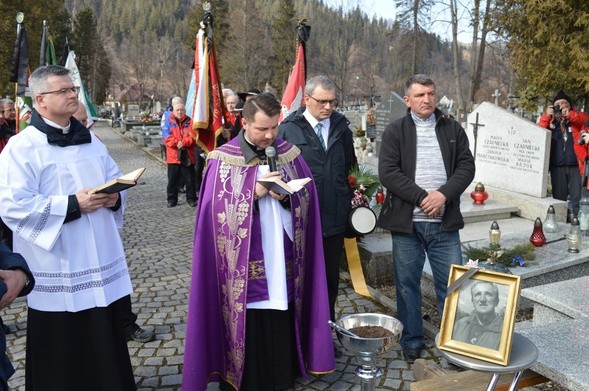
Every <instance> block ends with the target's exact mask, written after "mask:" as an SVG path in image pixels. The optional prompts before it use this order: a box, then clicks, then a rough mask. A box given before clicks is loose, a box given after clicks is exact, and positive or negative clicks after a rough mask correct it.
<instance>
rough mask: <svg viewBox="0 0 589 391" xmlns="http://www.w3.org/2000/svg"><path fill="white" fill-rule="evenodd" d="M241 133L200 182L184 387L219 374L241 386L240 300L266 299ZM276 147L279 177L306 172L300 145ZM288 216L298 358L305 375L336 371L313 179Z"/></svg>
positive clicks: (194, 389)
mask: <svg viewBox="0 0 589 391" xmlns="http://www.w3.org/2000/svg"><path fill="white" fill-rule="evenodd" d="M239 139H240V138H239V137H236V138H234V139H233V140H231V141H230V142H228V143H227V144H224V145H223V146H221V147H219V148H218V149H215V150H214V151H212V152H211V153H209V155H208V158H207V167H206V171H205V176H204V179H203V183H202V185H201V192H200V199H199V204H198V209H197V214H196V228H195V237H194V254H193V267H192V279H191V284H190V296H189V302H188V320H187V327H186V346H185V353H184V371H183V381H182V388H183V390H185V391H189V390H190V391H201V390H202V391H204V390H205V389H206V384H207V383H208V382H210V381H215V380H218V378H219V377H222V378H223V379H225V380H226V381H228V382H229V383H231V384H233V385H234V386H235V387H236V388H237V389H239V387H240V383H241V377H242V374H243V363H244V356H245V354H246V352H245V316H246V304H247V301H246V300H247V299H248V297H249V298H250V299H253V298H255V300H259V299H260V298H264V297H266V298H267V287H266V286H265V275H263V271H262V270H260V269H259V265H260V263H259V261H260V258H262V256H261V255H262V252H261V236H259V237H258V233H259V224H260V221H259V216H258V215H257V213H256V214H255V213H253V210H254V188H255V183H256V173H257V165H258V164H259V163H260V161H259V159H258V158H254V159H253V160H252V161H250V162H249V163H246V162H245V159H244V157H243V154H242V151H241V149H240V144H239ZM276 146H277V152H278V169H279V170H280V171H281V174H282V176H283V177H284V179H285V181H289V180H290V179H294V178H303V177H311V178H312V174H311V172H310V170H309V168H308V166H307V165H306V163H305V162H304V161H303V159H302V157H301V156H300V151H299V150H298V148H296V147H295V146H293V145H292V144H290V143H287V142H286V141H283V140H280V139H277V140H276ZM291 216H292V222H293V230H294V232H293V241H290V240H289V239H288V237H287V236H285V239H286V240H285V242H284V243H285V246H286V247H287V248H285V253H286V255H287V275H288V274H290V273H289V271H290V270H292V275H291V276H288V278H287V281H288V285H289V298H292V299H294V305H295V330H296V343H297V350H298V358H299V364H300V368H301V373H302V374H303V376H304V377H305V378H306V373H307V371H309V372H312V373H327V372H331V371H333V370H334V369H335V361H334V356H333V341H332V337H331V329H330V327H329V325H328V324H327V321H328V320H329V304H328V300H327V285H326V278H325V261H324V259H323V246H322V233H321V220H320V215H319V206H318V203H317V194H316V189H315V186H314V182H313V183H309V184H307V185H306V187H305V188H304V189H302V190H301V191H299V192H297V193H295V194H293V195H292V196H291ZM311 227H313V228H311ZM260 235H261V234H260ZM288 258H290V259H292V262H290V259H288ZM262 261H263V260H262ZM291 264H292V265H291ZM261 266H262V268H263V262H262V263H261ZM255 276H259V277H260V278H254V277H255ZM250 284H251V285H250ZM291 293H292V295H291ZM264 295H265V296H264Z"/></svg>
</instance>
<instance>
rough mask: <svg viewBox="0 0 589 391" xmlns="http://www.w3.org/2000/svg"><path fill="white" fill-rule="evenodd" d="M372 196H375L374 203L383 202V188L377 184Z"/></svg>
mask: <svg viewBox="0 0 589 391" xmlns="http://www.w3.org/2000/svg"><path fill="white" fill-rule="evenodd" d="M374 198H376V203H377V204H378V205H382V204H384V190H383V188H382V186H378V189H377V190H376V195H375V196H374Z"/></svg>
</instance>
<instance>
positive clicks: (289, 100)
mask: <svg viewBox="0 0 589 391" xmlns="http://www.w3.org/2000/svg"><path fill="white" fill-rule="evenodd" d="M304 92H305V50H304V48H303V45H301V43H299V44H298V45H297V58H296V60H295V64H294V66H293V67H292V71H291V73H290V76H289V78H288V84H287V85H286V88H285V89H284V94H283V95H282V100H281V102H280V103H281V105H282V113H281V117H280V121H282V120H283V119H284V118H286V117H288V115H289V114H290V113H292V112H293V111H296V110H297V109H298V108H299V107H301V106H303V94H304Z"/></svg>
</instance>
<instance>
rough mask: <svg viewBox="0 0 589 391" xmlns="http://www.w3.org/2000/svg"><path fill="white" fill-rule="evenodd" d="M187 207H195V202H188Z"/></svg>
mask: <svg viewBox="0 0 589 391" xmlns="http://www.w3.org/2000/svg"><path fill="white" fill-rule="evenodd" d="M188 205H189V206H192V207H193V208H194V207H195V206H196V202H194V201H188Z"/></svg>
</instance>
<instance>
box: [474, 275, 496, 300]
mask: <svg viewBox="0 0 589 391" xmlns="http://www.w3.org/2000/svg"><path fill="white" fill-rule="evenodd" d="M481 284H487V285H490V286H491V288H492V290H493V295H494V296H495V299H496V301H497V302H498V301H499V288H497V285H495V284H494V283H492V282H489V281H480V280H475V282H474V283H473V284H472V285H471V286H470V296H471V297H472V295H473V290H474V288H475V286H477V285H481Z"/></svg>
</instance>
